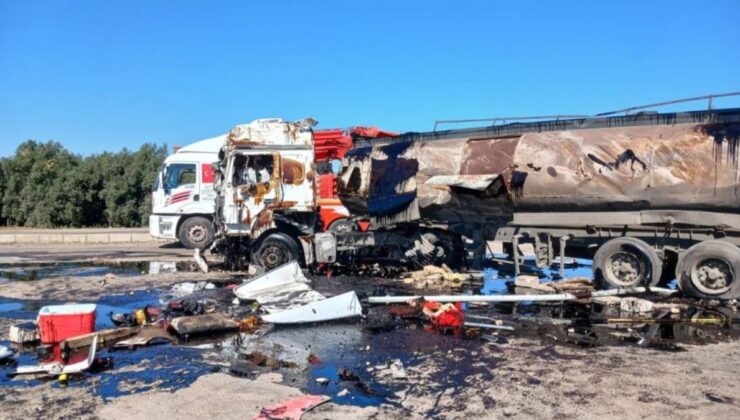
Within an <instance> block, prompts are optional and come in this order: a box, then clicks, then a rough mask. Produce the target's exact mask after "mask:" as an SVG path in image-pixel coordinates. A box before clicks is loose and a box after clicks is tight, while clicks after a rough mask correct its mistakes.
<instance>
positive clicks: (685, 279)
mask: <svg viewBox="0 0 740 420" xmlns="http://www.w3.org/2000/svg"><path fill="white" fill-rule="evenodd" d="M738 270H740V248H738V247H736V246H735V245H732V244H729V243H727V242H722V241H705V242H699V243H698V244H696V245H694V246H692V247H691V248H689V249H688V250H686V252H685V253H684V254H683V255H681V257H680V258H679V260H678V264H677V266H676V278H677V279H678V287H679V289H681V291H682V292H683V293H685V294H686V295H687V296H691V297H695V298H698V299H720V300H729V299H737V298H740V279H738V274H740V273H738Z"/></svg>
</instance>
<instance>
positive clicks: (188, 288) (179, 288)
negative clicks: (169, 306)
mask: <svg viewBox="0 0 740 420" xmlns="http://www.w3.org/2000/svg"><path fill="white" fill-rule="evenodd" d="M215 288H216V285H215V284H213V283H210V282H206V281H199V282H192V281H188V282H184V283H177V284H175V285H174V286H172V293H175V294H178V295H189V294H192V293H193V292H197V291H199V290H211V289H215Z"/></svg>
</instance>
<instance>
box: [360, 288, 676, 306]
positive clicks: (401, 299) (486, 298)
mask: <svg viewBox="0 0 740 420" xmlns="http://www.w3.org/2000/svg"><path fill="white" fill-rule="evenodd" d="M637 293H657V294H660V295H665V296H668V295H672V294H674V293H676V291H675V290H672V289H666V288H662V287H626V288H620V289H609V290H598V291H596V292H585V293H579V294H577V295H576V294H573V293H554V294H542V295H430V296H413V295H410V296H371V297H369V298H368V299H367V301H368V303H406V302H408V301H411V300H415V299H419V298H423V299H424V300H431V301H435V302H440V303H451V302H494V303H496V302H557V301H564V300H578V299H588V298H593V297H603V296H619V295H629V294H637Z"/></svg>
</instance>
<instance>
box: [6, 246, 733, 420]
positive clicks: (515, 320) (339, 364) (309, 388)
mask: <svg viewBox="0 0 740 420" xmlns="http://www.w3.org/2000/svg"><path fill="white" fill-rule="evenodd" d="M145 264H148V263H145ZM16 268H17V267H16ZM45 268H47V269H49V270H48V271H46V272H45V274H44V275H45V276H47V277H46V278H48V277H50V276H51V277H53V276H61V275H62V274H59V273H62V272H65V270H85V269H88V268H90V267H80V266H77V267H71V266H67V265H65V266H62V267H54V268H53V269H52V267H45ZM98 268H100V267H95V269H98ZM110 268H111V267H110V266H108V265H106V266H105V269H110ZM6 269H7V266H3V267H2V270H0V271H2V272H3V273H5V272H6V271H3V270H6ZM116 269H120V270H124V269H125V270H129V273H131V274H130V275H135V274H138V273H140V272H141V271H146V270H145V269H143V266H140V265H126V266H124V267H117V268H116ZM524 269H525V270H526V271H529V272H534V273H535V274H537V275H540V276H542V277H543V278H554V277H557V272H558V267H557V265H554V266H553V267H550V268H546V269H544V270H540V269H536V267H533V265H532V264H531V262H527V263H526V264H525V267H524ZM83 272H84V271H83ZM590 272H591V267H590V261H588V260H571V261H569V262H568V264H567V265H566V277H590ZM54 273H55V274H54ZM98 274H99V273H98ZM98 274H96V275H98ZM74 275H79V274H74ZM116 275H122V274H121V273H120V272H119V273H117V274H116ZM39 278H41V277H39ZM16 280H17V279H14V280H11V281H16ZM312 280H313V285H314V287H315V288H316V289H317V290H318V291H319V292H321V293H323V294H325V295H336V294H340V293H344V292H346V291H349V290H354V291H356V292H357V293H358V295H359V296H360V297H361V298H362V297H363V296H367V295H373V294H409V293H413V291H410V290H408V288H407V287H405V286H404V285H403V284H400V283H399V282H397V281H395V280H393V279H375V278H374V279H368V278H364V277H354V276H337V277H324V276H321V277H317V276H314V277H312ZM511 280H512V273H511V272H510V271H508V269H507V268H506V267H493V268H489V269H487V270H486V271H485V272H484V275H483V277H482V279H481V280H480V281H479V282H478V283H476V284H473V285H471V286H470V287H466V288H465V292H466V293H483V294H497V293H509V292H510V291H511V285H510V284H509V283H510V282H511ZM217 286H224V285H223V284H220V285H217ZM190 296H191V298H194V299H209V300H213V301H217V305H216V306H215V307H216V310H217V311H218V312H223V313H228V314H230V315H234V316H235V317H237V319H243V318H244V317H245V316H246V314H247V313H248V312H249V311H248V308H247V307H245V305H242V306H239V307H233V306H232V305H231V300H233V294H232V293H231V291H229V290H226V289H224V288H221V287H217V288H216V289H215V290H202V291H198V292H195V293H193V294H192V295H190ZM175 298H176V297H175V294H173V293H172V290H171V289H169V288H166V289H149V290H140V291H135V292H131V293H127V294H120V295H110V296H105V297H102V298H100V299H99V300H98V301H96V302H90V303H96V304H97V305H98V312H97V325H96V327H97V329H104V328H111V327H112V326H113V324H112V322H111V321H110V318H109V316H108V315H109V314H110V313H125V312H131V311H133V310H136V309H139V308H142V307H145V306H164V305H166V304H167V302H168V301H170V300H172V299H175ZM58 303H63V302H46V301H44V302H42V301H23V300H14V299H0V318H8V319H12V320H30V319H34V318H35V317H36V314H37V312H38V310H39V309H40V308H41V307H42V306H44V305H48V304H58ZM662 303H668V304H675V307H677V308H679V309H678V312H676V310H667V312H666V311H662V312H661V311H654V312H653V314H652V315H645V314H643V315H640V314H623V313H620V312H619V311H618V310H616V311H615V310H614V309H613V308H608V307H604V306H600V305H597V304H581V303H549V304H537V305H535V304H527V303H521V304H497V305H490V306H478V305H467V306H466V308H465V316H466V319H469V320H471V321H475V322H480V323H493V322H495V321H496V320H499V321H501V322H502V323H503V324H504V325H506V326H510V327H513V331H500V330H492V329H486V328H468V329H466V330H465V331H455V330H435V329H433V328H431V327H430V326H429V325H428V323H427V322H426V321H425V320H424V319H422V318H402V317H399V316H396V315H392V314H391V313H390V312H389V311H388V309H389V308H390V306H373V307H370V306H369V305H365V307H366V311H365V315H364V317H363V318H362V319H361V320H358V321H345V322H334V323H322V324H311V325H299V326H293V327H280V326H267V325H266V326H262V327H261V328H260V329H258V330H257V332H256V333H254V334H246V333H240V334H234V333H232V334H225V335H217V336H209V337H200V338H197V337H196V338H192V339H190V340H181V341H179V342H176V343H174V344H164V345H158V346H151V347H143V348H138V349H135V350H130V349H123V350H112V349H102V350H100V351H99V353H98V357H100V358H102V359H104V360H110V361H111V362H112V366H111V367H108V368H105V369H102V370H101V371H98V372H86V373H85V374H84V375H82V376H80V377H77V378H73V379H72V380H70V382H69V386H70V387H90V389H91V390H92V391H91V392H94V393H96V394H97V395H100V396H101V397H103V398H106V399H108V398H116V397H119V396H122V395H127V394H131V393H139V392H146V391H151V390H168V391H173V390H177V389H180V388H183V387H187V386H189V385H190V384H191V383H193V382H194V381H195V380H196V379H197V378H198V377H199V376H201V375H204V374H207V373H210V372H214V371H220V372H227V373H230V374H232V375H235V376H243V377H255V376H257V375H259V374H261V373H265V372H279V373H281V374H282V375H283V377H284V382H285V383H286V384H287V385H291V386H295V387H298V388H300V389H301V390H302V391H304V392H307V393H311V394H323V395H329V396H331V397H332V400H333V401H334V402H335V403H338V404H351V405H358V406H368V405H378V404H381V403H384V404H390V405H394V404H398V402H399V395H402V394H401V393H402V392H403V390H404V389H406V388H408V387H409V386H413V383H411V382H410V381H408V380H404V379H394V378H393V377H392V373H391V370H390V368H389V366H390V365H392V364H394V363H398V364H399V365H400V366H402V367H404V368H406V369H408V368H411V369H413V368H414V367H416V366H419V365H420V364H422V363H424V362H425V361H429V360H430V359H432V360H444V361H449V363H441V364H439V366H440V370H439V371H437V372H435V375H436V376H437V377H438V378H439V380H437V381H435V382H431V383H428V384H426V385H425V386H428V387H430V391H432V392H437V393H441V392H443V391H444V390H445V389H453V392H454V390H455V389H457V390H459V389H463V388H464V387H469V386H477V385H479V384H480V381H483V382H485V381H490V380H491V379H492V378H494V377H495V375H496V374H497V373H496V372H497V368H499V366H501V365H502V362H503V361H504V358H505V356H506V351H507V344H508V343H509V342H510V341H511V340H513V339H516V338H527V339H533V340H538V341H539V342H541V343H543V345H544V346H543V347H542V349H540V350H537V351H536V352H535V354H534V356H535V357H538V358H542V359H543V360H548V361H554V362H557V360H558V359H562V358H565V357H572V356H564V355H563V353H561V352H559V351H558V347H559V346H569V347H574V348H588V347H595V346H635V347H644V348H651V349H658V350H664V351H681V350H682V349H683V346H685V345H686V344H709V343H716V342H722V341H727V340H734V339H737V338H738V336H740V328H739V325H740V324H739V323H738V322H739V321H740V319H738V313H737V311H734V310H733V309H732V308H730V307H726V306H721V305H711V304H701V305H697V303H696V302H695V301H690V300H681V299H675V298H674V299H669V300H663V302H662ZM0 345H6V346H11V344H10V343H9V342H7V341H0ZM483 346H494V348H495V349H497V352H482V351H480V350H481V348H482V347H483ZM35 363H37V359H36V357H35V354H34V352H33V351H32V350H28V349H27V350H26V351H21V352H20V354H19V355H18V356H16V359H15V361H13V362H10V363H6V364H3V365H0V388H2V387H31V386H35V385H38V384H39V383H40V381H46V380H48V379H12V378H10V377H9V376H8V374H9V373H10V372H12V371H14V369H15V367H16V366H18V365H28V364H35ZM472 378H475V381H476V382H473V379H472ZM92 384H94V386H92ZM54 386H55V387H56V386H59V385H58V384H56V383H54ZM430 414H434V413H430Z"/></svg>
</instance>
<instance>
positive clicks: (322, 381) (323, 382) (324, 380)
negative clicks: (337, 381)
mask: <svg viewBox="0 0 740 420" xmlns="http://www.w3.org/2000/svg"><path fill="white" fill-rule="evenodd" d="M316 383H317V384H319V385H324V386H326V385H329V378H324V377H320V378H316Z"/></svg>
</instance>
